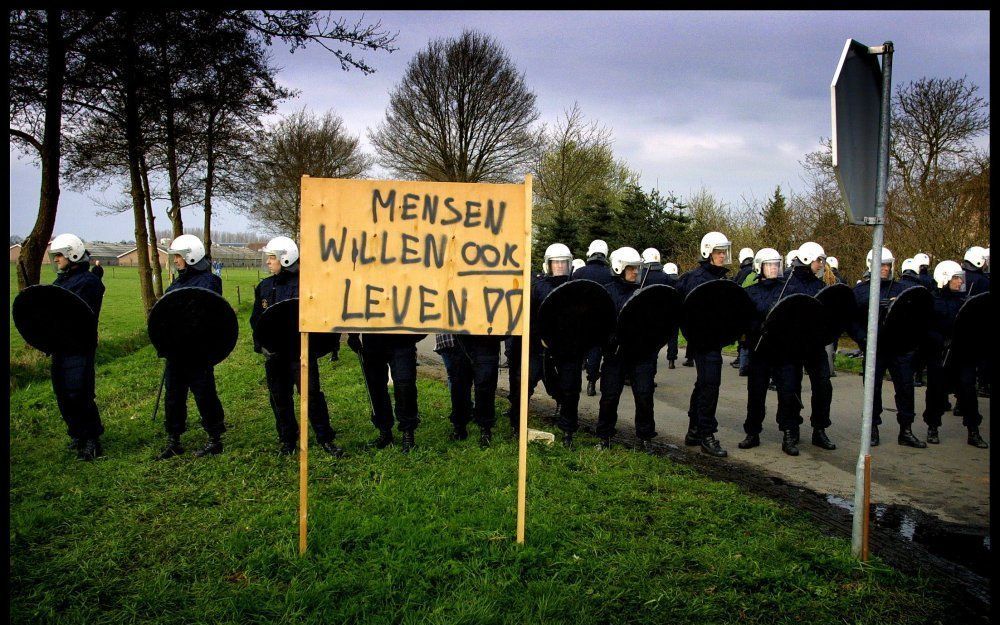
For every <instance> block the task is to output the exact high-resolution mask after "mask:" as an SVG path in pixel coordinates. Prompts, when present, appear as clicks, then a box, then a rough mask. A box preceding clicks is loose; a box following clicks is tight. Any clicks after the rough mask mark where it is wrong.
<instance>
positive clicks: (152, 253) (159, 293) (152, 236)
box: [139, 156, 163, 299]
mask: <svg viewBox="0 0 1000 625" xmlns="http://www.w3.org/2000/svg"><path fill="white" fill-rule="evenodd" d="M140 158H141V160H140V162H139V164H140V166H141V170H140V171H141V172H142V191H143V194H144V195H145V204H146V227H147V228H148V230H149V232H148V235H149V248H150V249H149V262H150V267H151V269H152V276H153V290H154V292H155V293H156V298H157V299H159V298H161V297H163V267H162V266H161V265H160V253H159V252H158V251H157V243H156V218H155V217H154V216H153V194H152V193H150V190H149V166H148V165H147V164H146V157H145V156H141V157H140Z"/></svg>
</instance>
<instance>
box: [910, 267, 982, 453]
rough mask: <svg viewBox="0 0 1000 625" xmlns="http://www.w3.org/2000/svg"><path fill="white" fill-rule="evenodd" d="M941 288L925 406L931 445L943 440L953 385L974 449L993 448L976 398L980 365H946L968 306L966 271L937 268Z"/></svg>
mask: <svg viewBox="0 0 1000 625" xmlns="http://www.w3.org/2000/svg"><path fill="white" fill-rule="evenodd" d="M934 281H935V285H936V286H937V288H936V289H934V291H932V294H933V295H934V319H933V322H932V323H931V330H930V337H929V341H928V342H929V348H928V358H927V395H926V402H925V407H924V415H923V417H924V423H926V424H927V442H928V443H931V444H938V443H940V442H941V438H940V435H939V432H938V428H940V427H941V416H942V415H943V414H944V413H945V410H946V409H947V405H948V387H949V386H950V384H949V382H953V383H955V387H956V390H957V392H958V396H959V397H960V398H961V399H960V400H959V401H960V403H961V404H962V406H963V412H962V425H964V426H965V427H966V429H967V430H968V433H969V436H968V439H967V440H968V443H969V444H970V445H972V446H973V447H978V448H980V449H986V448H987V447H989V444H987V442H986V441H984V440H983V437H982V435H981V434H980V433H979V425H980V424H981V423H982V421H983V416H982V415H981V414H980V413H979V400H978V398H977V397H976V363H975V362H964V361H962V360H960V359H959V358H955V357H953V358H950V359H949V362H948V363H944V357H945V352H946V351H947V346H948V345H949V344H950V342H951V338H952V335H953V331H954V326H955V318H956V317H957V316H958V311H959V310H960V309H961V308H962V304H964V303H965V272H964V271H962V267H961V266H960V265H959V264H958V263H956V262H955V261H952V260H945V261H941V262H940V263H938V264H937V267H935V268H934Z"/></svg>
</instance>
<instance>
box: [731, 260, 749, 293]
mask: <svg viewBox="0 0 1000 625" xmlns="http://www.w3.org/2000/svg"><path fill="white" fill-rule="evenodd" d="M752 272H753V258H752V257H751V258H748V259H746V260H744V261H743V262H742V263H740V268H739V270H737V272H736V275H735V276H733V282H735V283H736V284H738V285H740V286H743V281H744V280H746V279H747V276H749V275H750V274H751V273H752Z"/></svg>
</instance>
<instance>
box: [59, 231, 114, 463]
mask: <svg viewBox="0 0 1000 625" xmlns="http://www.w3.org/2000/svg"><path fill="white" fill-rule="evenodd" d="M49 255H50V256H51V257H52V260H53V261H54V262H55V264H56V274H57V275H56V279H55V282H53V284H55V285H56V286H58V287H61V288H64V289H66V290H67V291H70V292H71V293H75V294H76V295H78V296H79V297H80V299H82V300H83V301H84V302H86V304H87V306H89V307H90V310H91V311H93V313H94V317H97V318H99V317H100V315H101V304H102V303H103V301H104V284H103V283H102V282H101V279H100V278H99V277H97V276H96V275H94V274H93V273H91V272H90V254H89V253H88V252H87V249H86V247H85V246H84V244H83V241H82V240H80V237H78V236H76V235H75V234H60V235H59V236H57V237H56V238H54V239H52V243H51V244H50V245H49ZM96 352H97V348H96V347H95V348H94V349H92V350H89V351H87V352H85V353H75V354H72V353H71V354H67V353H54V354H52V366H51V372H52V390H53V391H54V392H55V395H56V403H57V404H58V405H59V413H60V414H61V415H62V418H63V421H65V422H66V430H67V432H68V433H69V437H70V449H71V451H75V452H76V457H77V458H79V459H80V460H93V459H95V458H97V457H99V456H101V455H103V453H104V452H103V449H102V448H101V435H102V434H103V433H104V425H103V424H102V423H101V414H100V411H99V410H98V409H97V403H96V402H95V401H94V400H95V398H96V393H95V389H94V387H95V383H96V380H95V377H96V375H95V371H94V357H95V354H96Z"/></svg>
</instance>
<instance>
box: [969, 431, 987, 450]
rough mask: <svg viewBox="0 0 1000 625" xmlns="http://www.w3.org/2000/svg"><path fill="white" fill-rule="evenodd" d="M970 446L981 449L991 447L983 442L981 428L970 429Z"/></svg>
mask: <svg viewBox="0 0 1000 625" xmlns="http://www.w3.org/2000/svg"><path fill="white" fill-rule="evenodd" d="M969 444H970V445H972V446H973V447H978V448H979V449H986V448H987V447H989V446H990V444H989V443H987V442H986V441H984V440H983V437H982V435H980V434H979V428H977V427H975V428H969Z"/></svg>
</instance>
